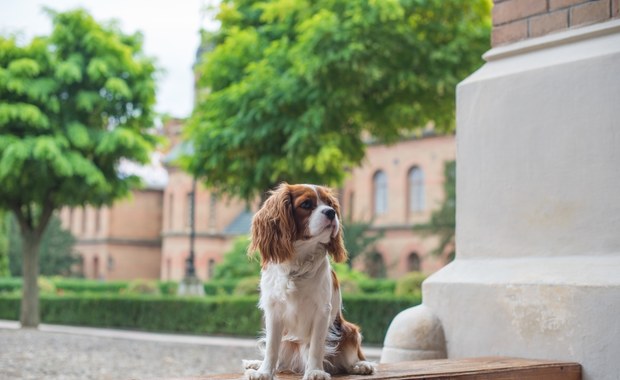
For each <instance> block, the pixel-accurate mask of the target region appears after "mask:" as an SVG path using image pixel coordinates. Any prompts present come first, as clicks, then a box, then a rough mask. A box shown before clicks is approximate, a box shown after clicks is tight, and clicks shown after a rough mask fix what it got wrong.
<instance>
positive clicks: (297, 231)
mask: <svg viewBox="0 0 620 380" xmlns="http://www.w3.org/2000/svg"><path fill="white" fill-rule="evenodd" d="M303 240H306V241H315V242H317V243H319V244H323V245H324V246H325V247H326V249H327V251H328V252H329V254H330V255H332V257H333V258H334V260H335V261H336V262H343V261H345V260H346V259H347V251H346V250H345V248H344V242H343V239H342V225H341V224H340V205H339V204H338V199H337V198H336V197H335V196H334V195H333V193H332V191H331V190H330V189H329V188H327V187H323V186H316V185H289V184H287V183H283V184H281V185H280V186H278V187H277V188H276V189H275V190H273V191H271V193H270V194H269V198H268V199H267V200H266V201H265V203H264V204H263V206H262V207H261V209H260V210H259V211H258V212H257V213H256V215H254V219H253V220H252V243H251V244H250V248H249V251H250V252H254V251H256V250H258V251H260V254H261V258H262V265H263V266H265V265H266V264H268V263H271V262H273V263H283V262H286V261H288V260H290V259H291V258H293V254H294V243H295V242H296V241H303Z"/></svg>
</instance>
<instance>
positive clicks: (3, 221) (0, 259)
mask: <svg viewBox="0 0 620 380" xmlns="http://www.w3.org/2000/svg"><path fill="white" fill-rule="evenodd" d="M10 275H11V272H10V271H9V215H8V214H7V213H6V212H5V211H2V210H0V277H9V276H10Z"/></svg>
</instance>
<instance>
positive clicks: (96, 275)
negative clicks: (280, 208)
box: [93, 256, 101, 280]
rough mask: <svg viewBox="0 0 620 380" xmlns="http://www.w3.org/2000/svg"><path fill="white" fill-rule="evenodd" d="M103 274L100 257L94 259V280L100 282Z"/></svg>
mask: <svg viewBox="0 0 620 380" xmlns="http://www.w3.org/2000/svg"><path fill="white" fill-rule="evenodd" d="M100 275H101V272H100V271H99V257H98V256H95V257H93V278H94V279H96V280H98V279H99V276H100Z"/></svg>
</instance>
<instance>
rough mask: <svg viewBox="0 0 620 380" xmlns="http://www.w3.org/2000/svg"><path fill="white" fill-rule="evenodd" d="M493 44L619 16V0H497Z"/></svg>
mask: <svg viewBox="0 0 620 380" xmlns="http://www.w3.org/2000/svg"><path fill="white" fill-rule="evenodd" d="M493 3H494V6H493V32H492V35H491V44H492V46H494V47H495V46H499V45H504V44H508V43H512V42H517V41H520V40H525V39H527V38H533V37H540V36H544V35H547V34H549V33H554V32H559V31H562V30H566V29H570V28H577V27H581V26H585V25H590V24H594V23H598V22H602V21H606V20H609V19H613V18H618V17H619V16H620V13H619V11H618V7H619V6H618V4H619V3H620V0H494V1H493Z"/></svg>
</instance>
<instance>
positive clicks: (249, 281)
mask: <svg viewBox="0 0 620 380" xmlns="http://www.w3.org/2000/svg"><path fill="white" fill-rule="evenodd" d="M259 284H260V277H258V276H257V277H246V278H244V279H241V280H239V282H237V286H235V290H234V292H233V294H234V295H237V296H250V295H253V294H259V290H258V289H259Z"/></svg>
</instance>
